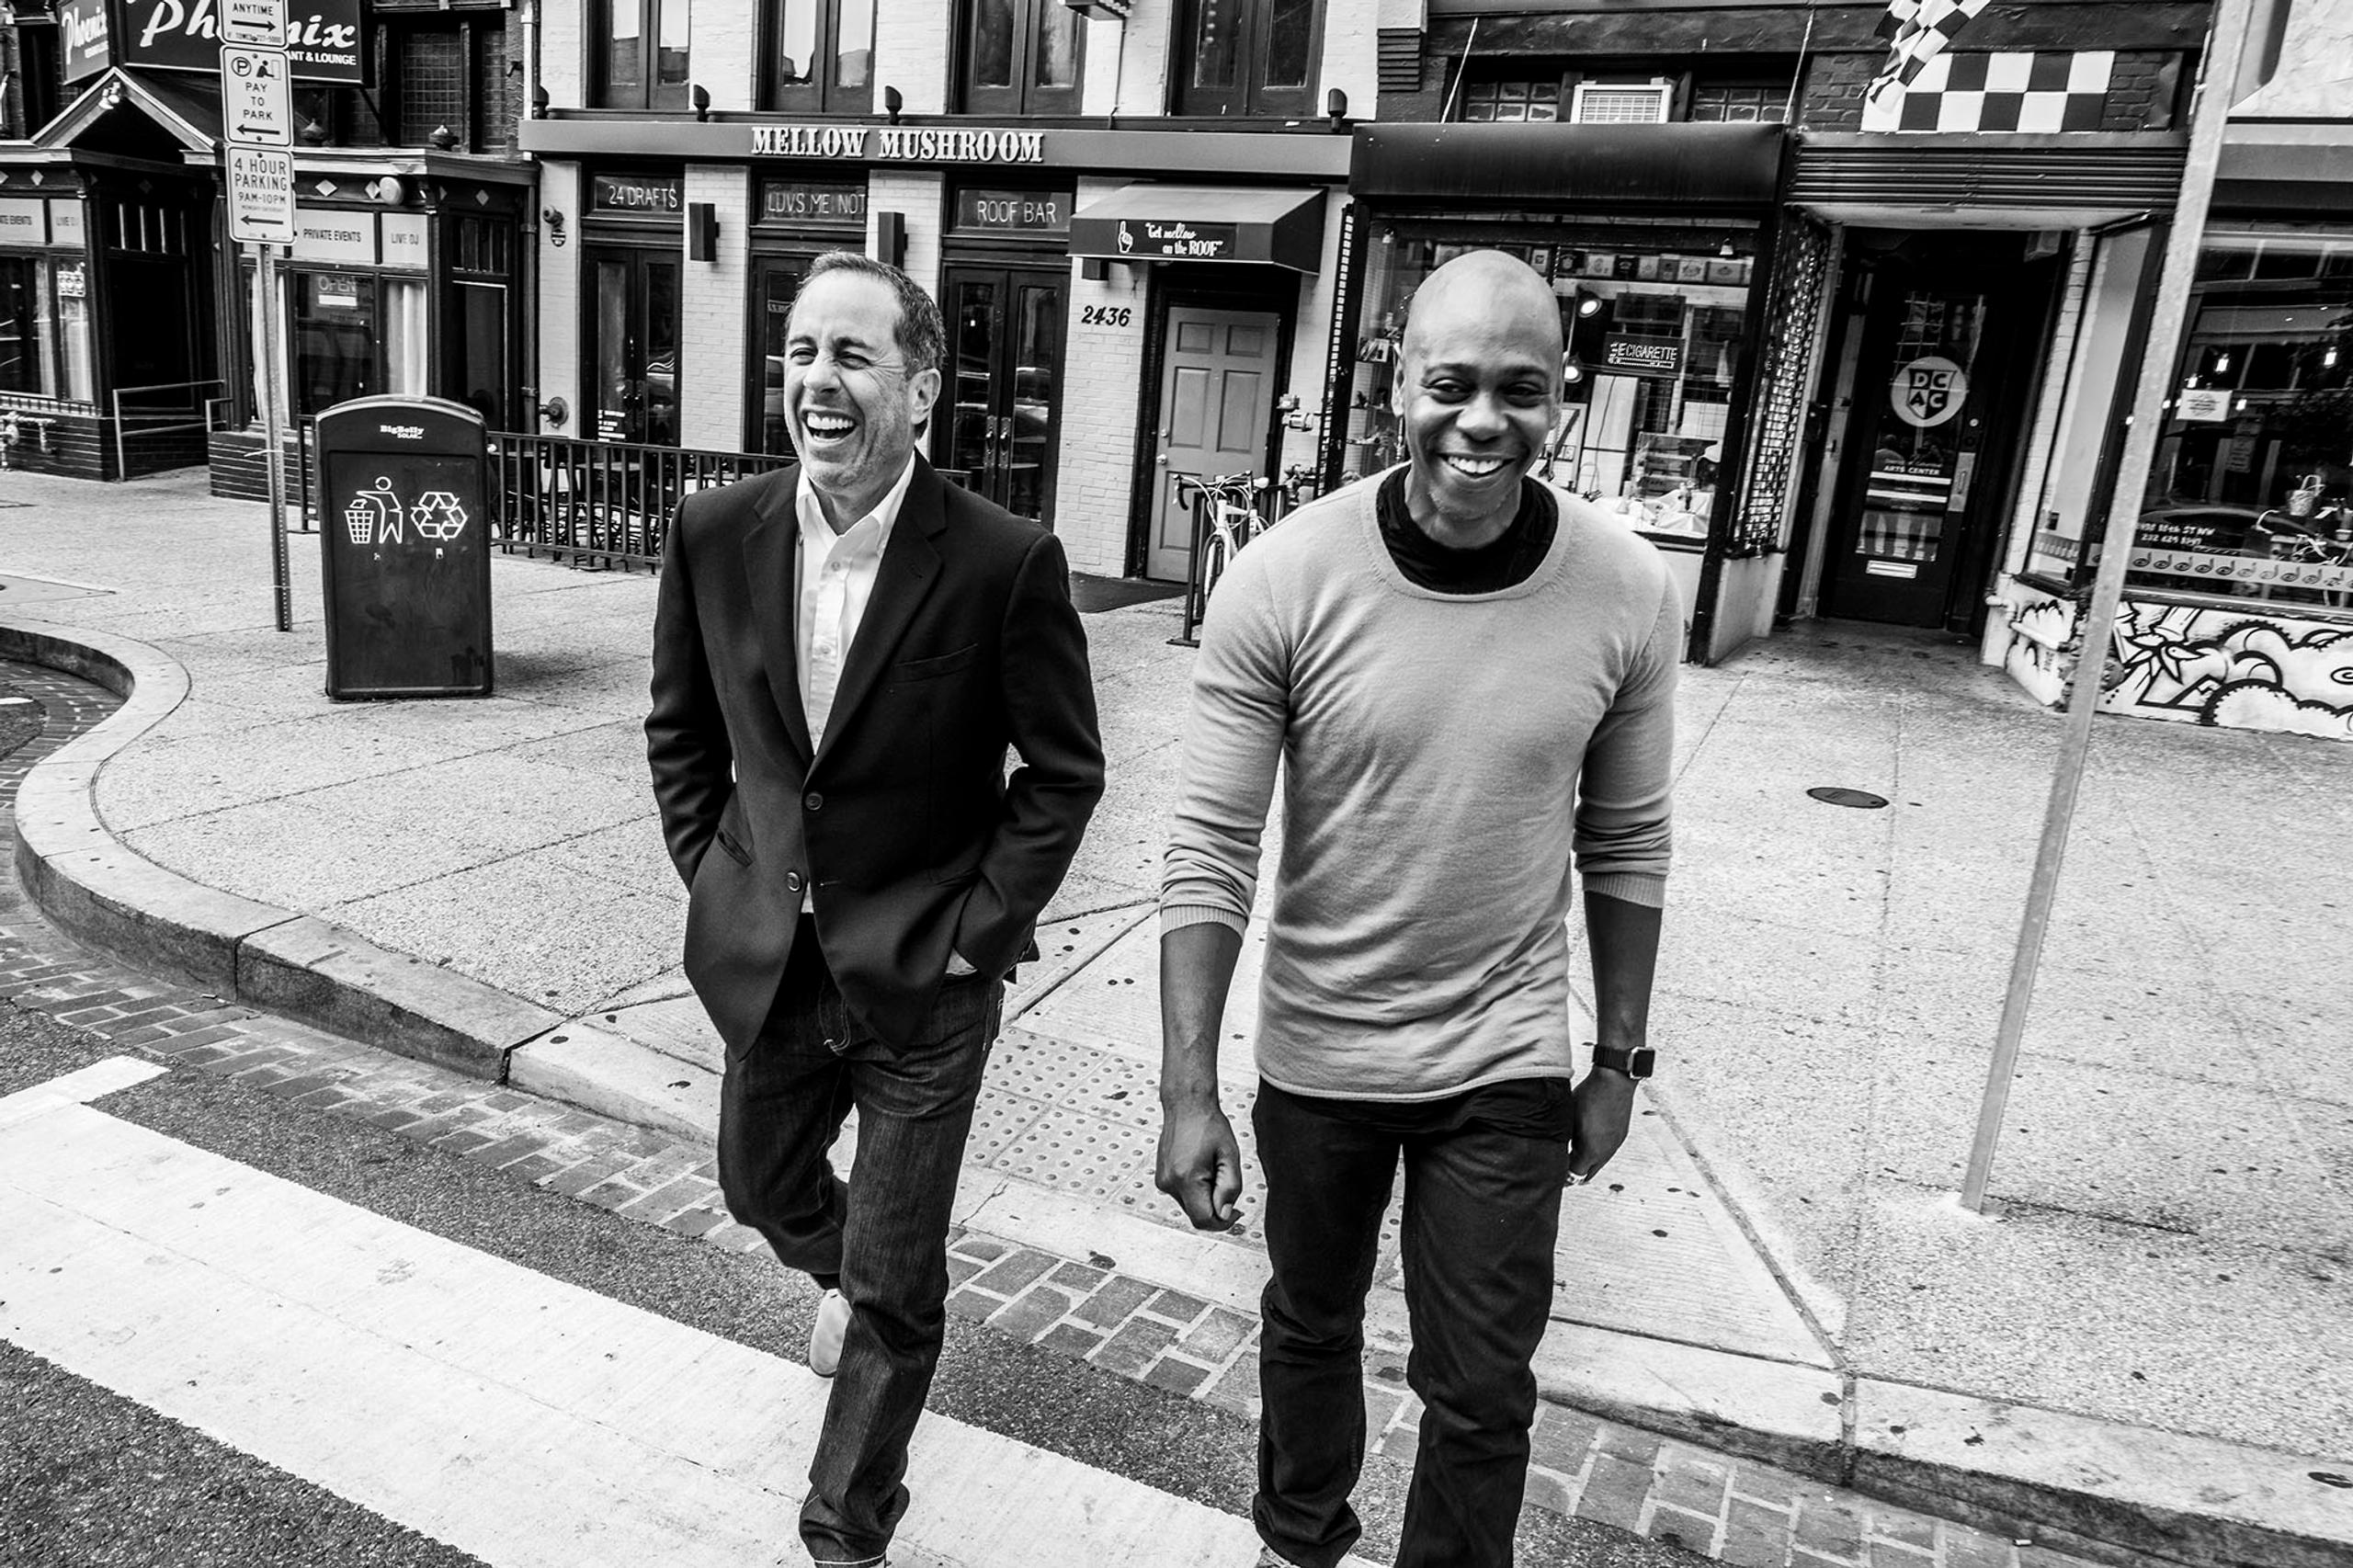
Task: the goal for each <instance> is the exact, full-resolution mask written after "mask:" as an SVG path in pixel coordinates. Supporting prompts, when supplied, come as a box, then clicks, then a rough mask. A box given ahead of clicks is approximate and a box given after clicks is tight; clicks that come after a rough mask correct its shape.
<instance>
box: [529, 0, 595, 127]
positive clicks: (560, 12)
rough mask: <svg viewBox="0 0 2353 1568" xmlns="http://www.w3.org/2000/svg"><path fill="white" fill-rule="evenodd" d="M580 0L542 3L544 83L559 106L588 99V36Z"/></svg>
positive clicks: (542, 71) (570, 105)
mask: <svg viewBox="0 0 2353 1568" xmlns="http://www.w3.org/2000/svg"><path fill="white" fill-rule="evenodd" d="M582 10H583V7H582V6H581V5H580V4H579V0H568V3H564V4H558V5H553V6H540V85H541V86H543V87H545V88H546V89H547V90H548V102H549V103H550V104H551V105H552V106H553V107H555V108H580V107H581V106H582V105H583V104H585V103H586V102H587V101H588V100H587V97H586V84H585V73H586V71H587V69H588V53H587V37H586V35H585V33H584V32H583V31H582V30H581V26H580V18H581V14H582Z"/></svg>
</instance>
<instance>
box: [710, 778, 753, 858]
mask: <svg viewBox="0 0 2353 1568" xmlns="http://www.w3.org/2000/svg"><path fill="white" fill-rule="evenodd" d="M712 837H713V841H714V842H716V843H717V844H718V846H720V847H721V848H722V849H724V850H725V851H727V854H728V856H729V858H732V859H733V861H734V862H735V863H736V864H737V865H739V866H748V865H750V864H751V863H752V846H751V837H752V835H751V830H750V828H749V827H747V826H746V825H745V822H744V798H743V797H742V796H741V795H730V796H728V797H727V804H726V806H725V808H724V809H722V811H721V812H720V813H719V829H718V831H717V833H715V834H714V835H712Z"/></svg>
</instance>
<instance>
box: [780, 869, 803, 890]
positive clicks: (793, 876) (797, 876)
mask: <svg viewBox="0 0 2353 1568" xmlns="http://www.w3.org/2000/svg"><path fill="white" fill-rule="evenodd" d="M784 891H785V892H800V891H801V873H800V872H798V871H787V872H786V873H785V874H784Z"/></svg>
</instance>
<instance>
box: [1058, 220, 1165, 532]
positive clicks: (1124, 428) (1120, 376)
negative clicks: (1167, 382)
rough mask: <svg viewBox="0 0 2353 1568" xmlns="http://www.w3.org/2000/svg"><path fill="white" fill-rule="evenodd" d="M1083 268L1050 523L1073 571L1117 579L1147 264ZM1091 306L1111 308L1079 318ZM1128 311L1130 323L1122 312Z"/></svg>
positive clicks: (1130, 473) (1138, 406)
mask: <svg viewBox="0 0 2353 1568" xmlns="http://www.w3.org/2000/svg"><path fill="white" fill-rule="evenodd" d="M1119 183H1120V182H1119V181H1117V180H1081V181H1079V194H1078V199H1079V200H1081V201H1082V202H1084V201H1086V200H1087V199H1090V197H1092V196H1093V195H1095V194H1098V193H1099V192H1100V191H1101V190H1103V189H1105V188H1108V187H1116V186H1117V185H1118V184H1119ZM1090 187H1092V188H1090ZM1079 265H1080V264H1079V263H1077V262H1073V263H1072V264H1071V275H1070V325H1069V338H1068V340H1067V342H1066V343H1065V344H1064V346H1063V384H1062V432H1061V442H1062V446H1061V450H1060V451H1059V452H1058V453H1057V454H1056V460H1055V468H1054V516H1053V517H1052V519H1051V520H1052V522H1053V526H1054V532H1055V533H1056V534H1057V535H1058V536H1060V538H1061V539H1062V541H1063V551H1065V552H1066V553H1067V554H1068V555H1069V557H1070V563H1071V567H1072V569H1073V570H1074V571H1079V572H1091V573H1094V574H1097V575H1098V576H1104V577H1117V576H1120V575H1121V574H1123V573H1125V572H1126V571H1127V566H1128V518H1129V516H1130V512H1131V501H1132V499H1133V489H1132V487H1133V483H1134V479H1135V461H1136V442H1137V439H1138V432H1137V428H1136V425H1137V421H1138V420H1139V419H1140V418H1141V417H1142V406H1143V385H1142V378H1143V343H1144V333H1145V329H1146V325H1147V323H1146V320H1145V316H1144V269H1143V268H1142V267H1129V266H1126V265H1124V264H1122V263H1120V262H1113V263H1111V264H1110V265H1109V266H1108V267H1106V268H1105V271H1106V272H1107V273H1108V277H1107V278H1105V279H1104V280H1103V281H1102V282H1099V283H1091V282H1089V281H1087V280H1086V278H1082V277H1080V276H1079ZM1090 308H1092V309H1095V310H1096V311H1097V314H1098V315H1099V314H1100V313H1101V312H1103V311H1106V310H1108V311H1110V312H1114V314H1113V317H1112V319H1111V320H1109V321H1099V320H1098V321H1097V323H1096V324H1091V325H1089V324H1083V323H1084V320H1085V317H1086V313H1087V311H1088V310H1089V309H1090ZM1122 310H1124V311H1126V312H1128V314H1127V319H1126V320H1125V321H1124V322H1121V321H1120V320H1118V317H1117V314H1116V312H1119V311H1122Z"/></svg>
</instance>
